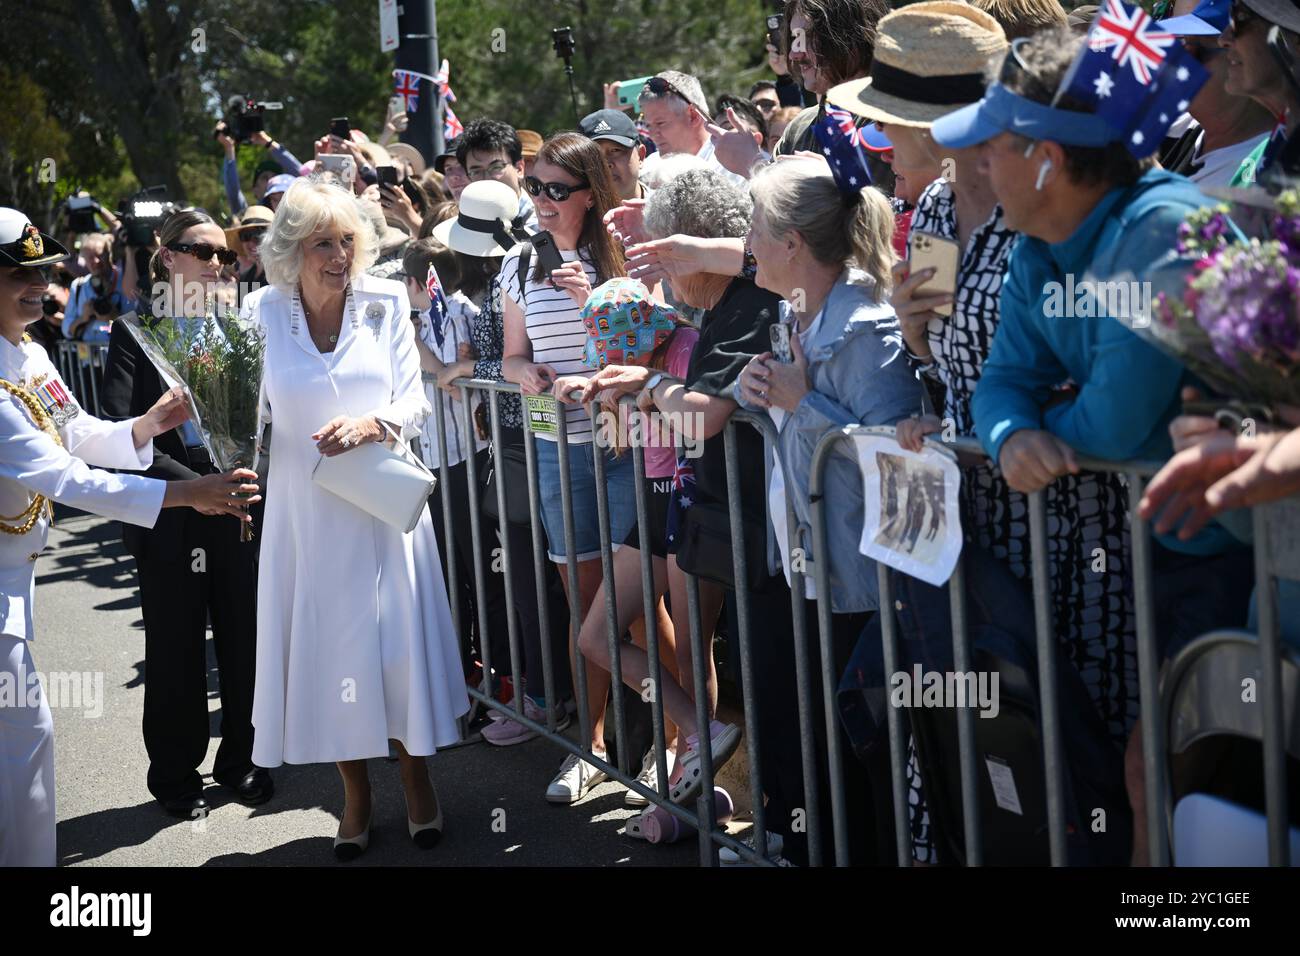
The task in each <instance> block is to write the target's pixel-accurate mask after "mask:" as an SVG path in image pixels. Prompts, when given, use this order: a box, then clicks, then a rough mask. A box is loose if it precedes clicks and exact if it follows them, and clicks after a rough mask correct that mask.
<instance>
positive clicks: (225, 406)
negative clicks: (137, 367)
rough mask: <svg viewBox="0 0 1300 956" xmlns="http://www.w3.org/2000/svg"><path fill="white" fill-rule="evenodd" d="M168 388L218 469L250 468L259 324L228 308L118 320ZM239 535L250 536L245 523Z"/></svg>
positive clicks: (263, 345) (256, 410)
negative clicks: (182, 400)
mask: <svg viewBox="0 0 1300 956" xmlns="http://www.w3.org/2000/svg"><path fill="white" fill-rule="evenodd" d="M119 321H121V322H123V323H124V324H125V325H126V328H127V330H128V331H129V332H130V333H131V336H132V338H134V339H135V341H136V342H137V344H139V346H140V349H141V351H143V352H144V354H145V355H146V356H148V358H149V361H151V362H152V363H153V365H154V367H155V368H156V369H157V370H158V374H159V375H160V376H161V377H162V379H163V381H164V382H165V383H166V384H167V385H168V386H169V387H170V386H174V385H179V384H183V385H184V386H185V388H186V392H187V394H188V397H189V401H190V418H191V420H192V421H193V423H194V426H195V428H196V429H197V430H198V433H199V436H200V437H201V438H202V440H203V446H204V447H205V448H206V449H207V451H208V454H209V455H210V456H211V458H212V463H213V464H214V465H216V467H217V468H219V469H220V470H221V471H228V470H229V469H231V468H249V467H252V468H256V464H257V458H258V455H257V452H258V448H257V442H258V417H259V406H260V389H261V383H262V360H263V356H264V353H265V348H266V343H265V341H264V339H263V335H262V332H261V329H259V328H258V327H257V326H256V325H254V324H253V323H251V322H247V321H244V320H242V319H240V318H239V316H238V315H237V314H236V313H235V312H234V311H233V310H227V311H225V312H223V313H220V314H218V313H214V312H211V311H209V313H208V315H207V316H206V317H205V318H202V319H198V318H195V319H170V318H162V319H153V320H149V321H142V320H141V319H140V318H139V317H138V316H136V315H135V314H134V313H131V314H128V315H125V316H122V318H121V319H120V320H119ZM240 535H241V540H244V541H248V540H252V529H251V527H250V526H249V525H248V524H247V523H246V522H245V523H243V524H242V526H241V529H240Z"/></svg>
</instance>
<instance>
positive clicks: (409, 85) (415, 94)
mask: <svg viewBox="0 0 1300 956" xmlns="http://www.w3.org/2000/svg"><path fill="white" fill-rule="evenodd" d="M393 77H394V78H395V79H396V80H397V89H396V91H395V93H396V95H397V96H400V97H401V98H402V105H403V106H405V107H406V112H408V113H414V112H415V111H416V110H417V109H419V108H420V74H418V73H410V72H408V71H406V70H394V71H393Z"/></svg>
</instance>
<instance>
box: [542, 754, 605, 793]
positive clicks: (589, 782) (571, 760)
mask: <svg viewBox="0 0 1300 956" xmlns="http://www.w3.org/2000/svg"><path fill="white" fill-rule="evenodd" d="M594 756H597V757H599V758H600V759H601V760H605V759H606V756H605V754H603V753H599V752H594ZM605 777H606V774H605V771H603V770H601V769H599V768H598V767H595V766H593V765H592V764H589V763H587V761H585V760H582V759H580V758H579V757H578V755H577V754H569V756H567V757H565V758H564V763H562V764H560V772H559V773H558V774H556V775H555V779H554V780H552V781H551V785H550V786H549V787H547V788H546V799H547V800H549V801H550V802H551V803H577V802H578V801H579V800H581V799H582V798H583V797H585V796H586V795H587V794H588V793H589V792H590V790H591V788H592V787H594V786H596V784H598V783H600V782H601V781H603V780H604V779H605Z"/></svg>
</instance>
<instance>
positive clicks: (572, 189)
mask: <svg viewBox="0 0 1300 956" xmlns="http://www.w3.org/2000/svg"><path fill="white" fill-rule="evenodd" d="M524 188H525V189H527V190H528V195H530V196H540V195H541V194H542V193H543V192H545V193H546V197H547V198H548V199H550V200H551V202H564V201H565V200H566V199H568V198H569V197H570V196H571V195H573V194H574V193H576V192H578V191H580V190H583V189H590V188H591V183H583V184H582V185H581V186H570V185H569V184H568V183H544V182H542V181H541V180H540V179H538V178H537V177H536V176H525V177H524Z"/></svg>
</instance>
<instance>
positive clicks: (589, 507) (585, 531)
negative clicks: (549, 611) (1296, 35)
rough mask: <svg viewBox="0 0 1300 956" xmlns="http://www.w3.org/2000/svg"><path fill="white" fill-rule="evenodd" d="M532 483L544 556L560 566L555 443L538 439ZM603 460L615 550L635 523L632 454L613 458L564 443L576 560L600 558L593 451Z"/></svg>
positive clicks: (591, 448)
mask: <svg viewBox="0 0 1300 956" xmlns="http://www.w3.org/2000/svg"><path fill="white" fill-rule="evenodd" d="M536 447H537V484H538V488H539V490H540V495H541V504H542V527H543V528H545V529H546V543H547V553H548V554H549V555H550V558H551V560H552V561H555V562H563V561H564V560H565V559H566V557H567V552H566V551H565V547H564V503H563V496H562V494H561V485H560V450H559V444H558V443H557V442H553V441H547V440H545V439H542V438H538V439H537V441H536ZM595 451H599V453H600V454H603V455H604V456H605V488H606V491H607V493H608V496H609V497H608V501H609V539H610V541H612V542H615V544H614V545H613V547H614V550H618V547H619V544H620V543H621V542H622V541H623V540H624V539H626V538H627V534H628V532H629V531H630V530H631V529H632V528H633V527H634V526H635V525H636V484H635V482H636V475H635V473H634V472H633V468H632V455H631V454H629V453H624V454H623V455H621V456H619V457H615V456H614V453H613V451H612V450H609V449H596V446H595V443H594V442H584V443H582V444H574V443H570V444H569V488H570V492H571V493H572V495H573V547H574V550H575V551H576V552H577V559H578V560H579V561H586V560H588V559H590V558H599V557H600V519H599V516H598V514H597V510H596V474H595V459H594V457H593V452H595Z"/></svg>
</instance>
